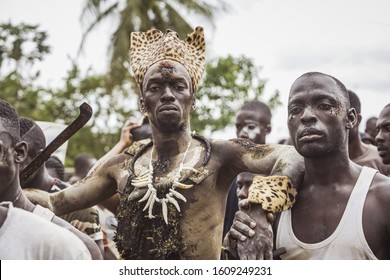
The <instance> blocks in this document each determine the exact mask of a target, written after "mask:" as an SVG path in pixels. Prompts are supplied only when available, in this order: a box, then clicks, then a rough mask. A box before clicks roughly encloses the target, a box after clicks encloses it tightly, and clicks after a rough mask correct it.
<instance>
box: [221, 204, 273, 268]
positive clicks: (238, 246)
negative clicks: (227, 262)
mask: <svg viewBox="0 0 390 280" xmlns="http://www.w3.org/2000/svg"><path fill="white" fill-rule="evenodd" d="M248 205H249V203H248V201H247V200H243V201H241V202H240V209H241V210H240V211H238V212H237V213H236V215H235V218H234V221H233V225H232V227H231V229H230V231H229V232H228V234H227V235H226V237H225V241H224V245H225V247H229V249H230V250H231V249H235V250H236V253H237V255H238V258H239V259H241V260H242V259H245V260H264V259H265V260H272V249H273V231H272V226H271V223H272V222H273V220H274V215H273V214H272V213H267V212H265V211H264V210H263V209H262V208H261V207H260V206H259V205H258V204H250V205H249V206H248ZM231 255H234V253H233V254H231Z"/></svg>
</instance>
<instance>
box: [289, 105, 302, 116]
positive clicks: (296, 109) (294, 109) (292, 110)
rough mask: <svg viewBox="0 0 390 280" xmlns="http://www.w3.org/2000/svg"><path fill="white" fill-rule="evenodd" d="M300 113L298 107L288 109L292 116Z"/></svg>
mask: <svg viewBox="0 0 390 280" xmlns="http://www.w3.org/2000/svg"><path fill="white" fill-rule="evenodd" d="M301 111H302V109H301V108H299V107H293V108H290V114H293V115H296V114H299V113H300V112H301Z"/></svg>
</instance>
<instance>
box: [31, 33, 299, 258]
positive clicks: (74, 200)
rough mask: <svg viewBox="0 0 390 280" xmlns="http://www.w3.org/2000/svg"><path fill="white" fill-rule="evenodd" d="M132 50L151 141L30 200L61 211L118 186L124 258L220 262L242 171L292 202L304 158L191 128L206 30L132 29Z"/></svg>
mask: <svg viewBox="0 0 390 280" xmlns="http://www.w3.org/2000/svg"><path fill="white" fill-rule="evenodd" d="M130 56H131V64H132V69H133V72H134V75H135V78H136V81H137V83H138V85H139V89H140V92H141V98H140V109H141V111H143V112H144V113H145V114H146V115H147V117H148V118H149V121H150V125H151V129H152V140H151V141H150V140H148V141H140V142H135V143H134V144H133V145H132V146H131V147H130V148H128V149H127V150H125V151H124V152H123V153H121V154H119V155H116V156H113V157H111V158H110V159H108V160H106V161H104V162H103V163H102V164H101V165H99V166H98V167H97V168H96V170H95V171H94V172H93V173H92V174H90V175H89V176H88V177H87V178H85V179H84V180H83V181H81V182H79V183H78V184H77V186H76V187H74V188H69V189H66V190H64V191H61V192H58V193H55V194H50V196H49V197H41V196H40V195H38V194H30V195H29V197H30V198H31V199H32V200H34V201H35V202H37V203H41V204H46V206H48V207H50V208H51V209H52V210H53V211H54V212H55V213H57V214H63V213H66V212H69V211H73V210H75V209H81V208H85V207H87V206H90V205H95V204H97V203H99V202H100V201H102V200H104V199H106V198H108V197H110V196H112V195H114V194H118V193H119V194H120V197H121V202H120V204H119V207H118V210H117V213H116V215H117V218H118V228H117V235H116V243H117V247H118V250H119V252H120V253H121V256H122V258H124V259H218V258H219V257H220V252H221V238H222V228H223V220H224V219H223V217H224V212H225V203H226V197H227V193H228V190H229V186H230V183H231V181H232V180H233V178H234V177H235V176H237V174H238V173H240V172H244V171H248V172H253V173H261V174H269V175H275V176H276V177H277V178H278V183H280V185H284V186H285V187H286V189H285V190H283V191H281V192H280V193H279V196H278V197H279V200H282V203H285V202H286V200H289V199H290V198H291V196H289V195H288V192H289V191H290V189H291V188H292V184H298V183H299V182H300V180H301V178H302V175H303V164H302V163H303V161H302V158H301V157H300V155H298V154H297V153H296V151H295V150H294V148H293V147H290V146H284V145H256V144H254V143H252V142H251V141H249V140H245V139H233V140H229V141H225V140H207V139H205V138H204V137H202V136H200V135H198V134H196V133H193V132H191V129H190V113H191V111H192V110H194V109H195V93H196V90H197V88H198V85H199V82H200V80H201V76H202V73H203V70H204V63H205V40H204V34H203V28H201V27H197V28H196V29H195V30H194V31H193V32H192V33H191V34H189V35H188V36H187V38H186V40H184V41H182V40H180V38H179V36H178V34H177V33H176V32H174V31H171V30H167V31H166V32H165V33H163V32H161V31H159V30H156V29H152V30H149V31H147V32H133V33H132V34H131V47H130ZM289 178H291V181H292V182H290V180H289ZM272 182H273V181H272V180H271V185H272ZM275 185H276V183H275ZM274 187H278V186H274ZM275 192H277V191H275ZM273 198H274V197H271V198H269V200H270V201H271V200H272V199H273ZM272 203H273V202H272ZM275 203H277V202H275ZM278 203H280V201H279V202H278ZM263 208H264V207H263ZM259 209H260V208H259ZM253 226H255V225H253ZM268 242H271V243H272V238H271V240H268Z"/></svg>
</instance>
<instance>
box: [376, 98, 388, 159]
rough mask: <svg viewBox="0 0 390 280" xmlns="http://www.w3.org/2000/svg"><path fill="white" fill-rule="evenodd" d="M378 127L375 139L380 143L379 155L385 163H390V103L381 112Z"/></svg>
mask: <svg viewBox="0 0 390 280" xmlns="http://www.w3.org/2000/svg"><path fill="white" fill-rule="evenodd" d="M376 129H377V132H378V134H377V135H376V138H375V141H376V143H377V144H378V152H379V155H380V157H381V158H382V162H383V163H384V164H386V165H390V104H387V105H386V106H385V107H384V108H383V109H382V111H381V112H380V114H379V118H378V120H377V123H376Z"/></svg>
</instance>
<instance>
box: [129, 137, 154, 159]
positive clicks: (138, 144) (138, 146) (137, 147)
mask: <svg viewBox="0 0 390 280" xmlns="http://www.w3.org/2000/svg"><path fill="white" fill-rule="evenodd" d="M150 143H151V140H150V139H149V138H148V139H143V140H140V141H135V142H134V143H133V144H132V145H131V146H130V147H128V148H127V149H126V150H124V153H125V154H128V155H130V156H135V155H136V154H137V153H139V152H140V151H141V150H142V149H143V148H144V147H145V146H147V145H150Z"/></svg>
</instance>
